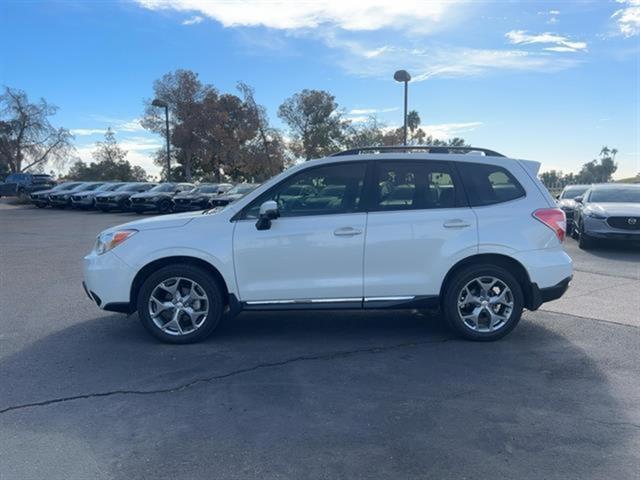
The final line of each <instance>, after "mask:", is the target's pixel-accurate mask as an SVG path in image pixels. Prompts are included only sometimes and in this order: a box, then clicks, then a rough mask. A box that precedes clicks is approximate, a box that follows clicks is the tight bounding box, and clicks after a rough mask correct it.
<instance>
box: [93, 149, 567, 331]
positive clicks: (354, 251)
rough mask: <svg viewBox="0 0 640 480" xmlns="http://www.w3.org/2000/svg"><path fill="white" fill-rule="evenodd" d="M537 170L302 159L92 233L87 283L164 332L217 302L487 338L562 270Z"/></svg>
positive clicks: (203, 327) (217, 309)
mask: <svg viewBox="0 0 640 480" xmlns="http://www.w3.org/2000/svg"><path fill="white" fill-rule="evenodd" d="M463 152H466V154H463ZM539 166H540V164H539V163H537V162H531V161H526V160H513V159H509V158H506V157H504V156H502V155H500V154H498V153H496V152H493V151H491V150H485V149H477V148H472V149H465V148H457V147H456V148H455V149H452V150H450V149H446V148H442V147H420V148H419V149H416V150H413V149H411V148H410V147H392V148H384V147H376V148H364V149H359V150H351V151H347V152H342V153H340V154H337V155H334V156H331V157H328V158H323V159H320V160H314V161H310V162H305V163H303V164H299V165H296V166H294V167H292V168H290V169H288V170H287V171H285V172H283V173H281V174H280V175H278V176H276V177H274V178H272V179H271V180H270V181H268V182H266V183H265V184H263V185H262V186H260V187H259V188H257V189H256V190H254V191H253V192H251V193H249V194H248V195H246V196H245V197H243V198H241V199H240V200H238V201H236V202H234V203H232V204H230V205H228V206H227V207H225V208H220V209H215V210H208V211H204V212H202V211H201V212H192V213H184V214H176V215H170V216H164V217H156V218H149V219H144V220H139V221H134V222H131V223H127V224H125V225H121V226H117V227H114V228H110V229H108V230H105V231H104V232H102V233H101V234H100V235H99V236H98V239H97V242H96V245H95V248H94V250H93V251H92V252H91V253H90V254H89V255H88V256H87V257H85V269H84V274H85V290H86V291H87V293H88V295H89V296H90V298H91V299H92V300H93V301H95V302H96V303H97V304H98V306H99V307H100V308H103V309H105V310H110V311H116V312H124V313H133V312H134V311H136V310H137V311H138V315H139V317H140V319H141V321H142V323H143V325H144V326H145V327H146V328H147V330H148V331H149V332H151V333H152V334H153V335H155V336H156V337H158V338H159V339H161V340H164V341H167V342H172V343H188V342H193V341H197V340H202V339H204V338H205V337H207V336H208V335H209V334H211V332H213V330H214V329H215V328H216V326H217V325H218V323H219V322H220V320H221V318H222V315H223V312H224V311H225V310H230V313H232V314H234V313H237V312H239V311H241V310H291V309H295V310H304V309H328V310H336V309H358V310H360V309H395V308H433V307H439V308H440V309H441V311H442V312H443V314H444V317H445V318H446V319H447V322H448V323H449V325H450V326H451V327H452V328H453V329H454V330H455V331H456V332H457V333H458V334H460V335H462V336H463V337H465V338H468V339H472V340H494V339H497V338H500V337H502V336H504V335H506V334H507V333H508V332H510V331H511V330H512V329H513V328H514V327H515V326H516V324H517V323H518V321H519V320H520V316H521V314H522V309H523V308H527V309H529V310H536V309H537V308H538V307H539V306H540V305H541V304H542V302H546V301H549V300H553V299H556V298H559V297H560V296H561V295H562V294H563V293H564V292H565V291H566V289H567V287H568V284H569V281H570V280H571V275H572V262H571V259H570V258H569V256H568V255H567V254H566V253H565V251H564V250H563V248H562V241H563V239H564V235H565V216H564V213H563V212H562V210H560V209H558V208H556V207H555V202H554V200H553V198H552V197H551V195H549V193H548V192H547V190H546V189H545V188H544V186H543V185H542V184H541V183H540V181H539V180H538V179H537V177H536V174H537V171H538V168H539Z"/></svg>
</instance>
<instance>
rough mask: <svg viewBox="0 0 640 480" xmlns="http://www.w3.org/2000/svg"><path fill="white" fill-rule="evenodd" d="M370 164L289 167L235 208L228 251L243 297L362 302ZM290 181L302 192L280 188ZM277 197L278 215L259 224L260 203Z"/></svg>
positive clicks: (272, 300) (263, 300)
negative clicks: (285, 173)
mask: <svg viewBox="0 0 640 480" xmlns="http://www.w3.org/2000/svg"><path fill="white" fill-rule="evenodd" d="M366 169H367V164H366V162H364V161H359V162H344V161H341V162H336V163H332V164H329V165H323V166H317V167H310V168H307V169H305V170H303V171H300V172H297V173H295V174H292V175H291V176H290V177H289V178H287V179H285V180H283V181H282V182H280V183H279V184H278V185H276V186H275V187H273V188H271V189H270V190H269V191H267V192H266V193H265V194H263V195H261V196H260V197H258V198H257V199H256V200H254V201H253V202H252V203H251V204H249V205H248V206H247V207H246V208H245V209H243V211H242V212H241V213H240V215H238V216H236V217H237V219H236V220H235V227H234V236H233V251H234V263H235V271H236V280H237V284H238V292H239V294H240V299H241V300H242V301H245V302H249V303H251V304H270V303H274V304H277V303H282V304H284V303H305V302H307V303H310V304H311V303H315V304H317V305H321V304H322V305H326V306H328V305H332V304H334V303H338V304H340V305H342V306H346V305H347V304H349V303H352V304H353V305H354V306H356V305H357V306H358V307H359V306H360V305H361V301H362V294H363V282H362V261H363V255H364V238H365V228H366V218H367V217H366V213H365V212H364V211H361V208H362V197H363V189H364V180H365V172H366ZM292 186H307V187H309V188H300V189H297V190H296V191H298V192H299V193H300V194H299V195H297V196H296V195H288V194H285V193H286V192H288V191H292V189H291V188H290V187H292ZM266 200H275V201H276V202H277V203H278V209H279V214H280V217H279V218H277V219H275V220H272V222H271V226H270V228H269V229H267V230H258V229H257V228H256V219H257V217H258V212H259V209H260V205H261V204H262V203H263V202H264V201H266Z"/></svg>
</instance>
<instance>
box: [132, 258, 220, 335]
mask: <svg viewBox="0 0 640 480" xmlns="http://www.w3.org/2000/svg"><path fill="white" fill-rule="evenodd" d="M137 307H138V316H139V317H140V320H141V321H142V324H143V325H144V327H145V328H146V329H147V330H148V331H149V332H150V333H151V334H152V335H154V336H155V337H157V338H159V339H160V340H162V341H164V342H168V343H193V342H198V341H201V340H204V339H205V338H207V337H208V336H209V335H210V334H211V333H212V332H213V330H215V328H216V327H217V326H218V324H219V323H220V320H221V318H222V313H223V310H224V302H223V296H222V290H221V288H220V286H219V285H218V283H217V282H216V281H215V279H213V278H212V277H211V275H209V274H208V273H207V272H206V271H205V270H203V269H201V268H198V267H195V266H193V265H188V264H176V265H170V266H167V267H163V268H161V269H160V270H158V271H156V272H154V273H153V274H151V275H150V276H149V278H147V280H145V282H144V283H143V285H142V288H141V289H140V293H139V294H138V299H137Z"/></svg>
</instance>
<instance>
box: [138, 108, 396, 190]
mask: <svg viewBox="0 0 640 480" xmlns="http://www.w3.org/2000/svg"><path fill="white" fill-rule="evenodd" d="M151 105H153V106H154V107H160V108H164V121H165V126H166V134H167V181H170V180H171V146H170V145H171V142H170V141H169V105H168V104H167V102H165V101H164V100H160V99H159V98H156V99H155V100H154V101H153V102H151ZM405 136H406V135H405Z"/></svg>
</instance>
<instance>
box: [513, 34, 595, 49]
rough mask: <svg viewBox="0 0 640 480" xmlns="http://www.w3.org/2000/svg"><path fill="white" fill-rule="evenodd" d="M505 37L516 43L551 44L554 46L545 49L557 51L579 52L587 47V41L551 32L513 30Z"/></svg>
mask: <svg viewBox="0 0 640 480" xmlns="http://www.w3.org/2000/svg"><path fill="white" fill-rule="evenodd" d="M505 37H507V39H508V40H509V42H511V43H513V44H515V45H532V44H549V45H552V46H551V47H547V48H546V49H545V50H551V51H555V52H579V51H585V50H586V49H587V44H586V42H575V41H571V40H569V39H568V38H567V37H563V36H561V35H557V34H555V33H549V32H545V33H539V34H537V35H530V34H528V33H527V32H526V31H525V30H511V31H510V32H507V33H505ZM558 47H562V48H563V50H557V48H558Z"/></svg>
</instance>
